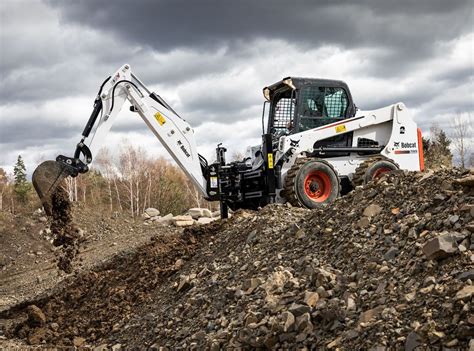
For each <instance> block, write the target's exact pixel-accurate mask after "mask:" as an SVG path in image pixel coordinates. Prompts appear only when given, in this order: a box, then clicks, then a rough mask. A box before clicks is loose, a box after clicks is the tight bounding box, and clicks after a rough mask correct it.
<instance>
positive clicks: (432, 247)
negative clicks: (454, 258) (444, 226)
mask: <svg viewBox="0 0 474 351" xmlns="http://www.w3.org/2000/svg"><path fill="white" fill-rule="evenodd" d="M456 251H457V247H456V246H455V245H453V242H452V240H449V238H448V237H447V236H446V235H441V236H438V237H436V238H433V239H431V240H429V241H428V242H427V243H426V244H425V245H424V246H423V253H424V254H425V256H426V257H427V258H428V259H430V260H440V259H443V258H446V257H448V256H450V255H452V254H454V253H455V252H456Z"/></svg>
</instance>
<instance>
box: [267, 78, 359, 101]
mask: <svg viewBox="0 0 474 351" xmlns="http://www.w3.org/2000/svg"><path fill="white" fill-rule="evenodd" d="M304 86H321V87H323V86H324V87H341V88H344V89H345V90H346V92H347V93H348V94H350V90H349V87H348V86H347V84H346V83H345V82H343V81H342V80H334V79H322V78H301V77H286V78H283V79H282V80H280V81H279V82H276V83H274V84H272V85H269V86H267V87H265V88H263V96H264V97H265V98H266V99H267V100H271V99H272V98H273V95H274V94H275V92H276V91H278V90H280V89H288V88H290V89H293V90H295V89H300V88H302V87H304Z"/></svg>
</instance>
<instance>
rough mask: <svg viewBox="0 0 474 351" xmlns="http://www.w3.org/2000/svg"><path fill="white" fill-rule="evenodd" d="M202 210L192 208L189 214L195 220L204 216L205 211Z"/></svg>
mask: <svg viewBox="0 0 474 351" xmlns="http://www.w3.org/2000/svg"><path fill="white" fill-rule="evenodd" d="M202 210H203V209H202V208H199V207H195V208H190V209H189V210H188V213H189V215H190V216H191V217H192V218H193V219H198V218H200V217H202V216H203V211H202Z"/></svg>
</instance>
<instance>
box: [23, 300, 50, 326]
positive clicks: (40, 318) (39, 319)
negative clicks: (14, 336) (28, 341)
mask: <svg viewBox="0 0 474 351" xmlns="http://www.w3.org/2000/svg"><path fill="white" fill-rule="evenodd" d="M26 312H27V313H28V322H29V324H30V325H31V326H42V325H44V324H45V323H46V316H45V315H44V313H43V311H41V309H40V308H39V307H38V306H36V305H29V306H28V308H27V309H26Z"/></svg>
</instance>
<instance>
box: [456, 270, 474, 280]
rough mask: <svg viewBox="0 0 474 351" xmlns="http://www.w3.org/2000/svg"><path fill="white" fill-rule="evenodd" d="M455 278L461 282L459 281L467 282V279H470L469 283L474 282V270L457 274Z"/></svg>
mask: <svg viewBox="0 0 474 351" xmlns="http://www.w3.org/2000/svg"><path fill="white" fill-rule="evenodd" d="M456 278H457V279H459V280H461V281H465V280H468V279H470V280H471V281H474V269H471V270H469V271H466V272H463V273H461V274H459V275H458V276H457V277H456Z"/></svg>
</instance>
